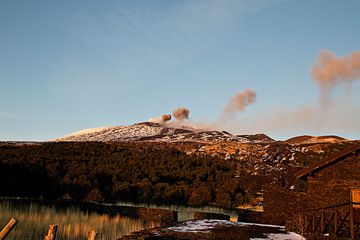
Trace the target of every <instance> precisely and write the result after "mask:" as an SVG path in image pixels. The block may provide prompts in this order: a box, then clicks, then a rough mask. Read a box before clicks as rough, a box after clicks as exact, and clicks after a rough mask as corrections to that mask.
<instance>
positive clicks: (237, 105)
mask: <svg viewBox="0 0 360 240" xmlns="http://www.w3.org/2000/svg"><path fill="white" fill-rule="evenodd" d="M255 102H256V93H255V92H254V91H253V90H251V89H246V90H244V91H243V92H239V93H237V94H236V95H235V96H233V97H231V98H230V99H229V101H228V103H227V104H226V106H225V109H224V112H225V113H234V112H237V111H244V110H245V109H246V108H247V107H248V106H249V105H251V104H254V103H255Z"/></svg>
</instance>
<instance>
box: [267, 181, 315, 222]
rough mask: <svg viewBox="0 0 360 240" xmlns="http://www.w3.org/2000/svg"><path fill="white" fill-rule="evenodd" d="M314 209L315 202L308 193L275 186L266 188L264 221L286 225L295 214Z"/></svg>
mask: <svg viewBox="0 0 360 240" xmlns="http://www.w3.org/2000/svg"><path fill="white" fill-rule="evenodd" d="M313 207H314V204H313V201H312V199H311V197H310V196H309V195H308V194H306V193H303V192H297V191H295V190H291V189H288V188H283V187H278V186H273V185H269V186H266V187H265V188H264V219H265V220H266V222H267V223H271V224H279V225H285V223H286V221H287V220H289V219H291V218H293V216H294V214H296V213H298V212H300V211H304V210H305V209H308V208H313Z"/></svg>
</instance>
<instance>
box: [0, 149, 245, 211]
mask: <svg viewBox="0 0 360 240" xmlns="http://www.w3.org/2000/svg"><path fill="white" fill-rule="evenodd" d="M234 175H235V166H233V165H232V163H231V162H229V161H225V160H223V159H220V158H217V157H212V156H195V155H188V154H186V153H184V152H182V151H180V150H178V149H175V148H173V147H169V146H163V147H160V148H159V147H158V146H156V145H155V144H139V143H137V144H120V143H101V142H49V143H42V144H28V145H26V144H1V145H0V193H1V195H2V196H17V197H32V198H45V199H73V200H81V201H97V202H117V201H131V202H134V203H154V204H180V205H186V206H204V205H216V206H222V207H234V206H237V205H239V204H242V203H244V202H247V201H248V195H247V193H246V191H245V190H244V188H243V186H241V184H240V182H238V181H236V178H234Z"/></svg>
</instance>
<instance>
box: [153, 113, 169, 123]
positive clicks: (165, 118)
mask: <svg viewBox="0 0 360 240" xmlns="http://www.w3.org/2000/svg"><path fill="white" fill-rule="evenodd" d="M170 120H171V115H170V114H163V115H162V116H160V117H157V118H150V119H149V120H148V121H149V122H153V123H162V124H163V123H167V122H168V121H170Z"/></svg>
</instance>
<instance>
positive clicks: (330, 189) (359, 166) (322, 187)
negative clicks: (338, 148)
mask: <svg viewBox="0 0 360 240" xmlns="http://www.w3.org/2000/svg"><path fill="white" fill-rule="evenodd" d="M295 175H296V177H297V179H299V181H303V183H304V185H303V186H304V189H303V190H304V192H305V193H306V194H307V195H309V197H310V198H312V199H313V200H314V201H317V202H318V204H317V205H325V206H326V205H333V204H341V203H348V202H350V189H356V188H359V189H360V145H357V146H353V147H350V148H348V149H346V150H344V151H342V152H340V153H338V154H336V155H334V156H332V157H330V158H329V159H326V160H324V161H321V162H319V163H316V164H314V165H312V166H310V167H309V168H306V169H303V170H301V171H299V172H297V173H295Z"/></svg>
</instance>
